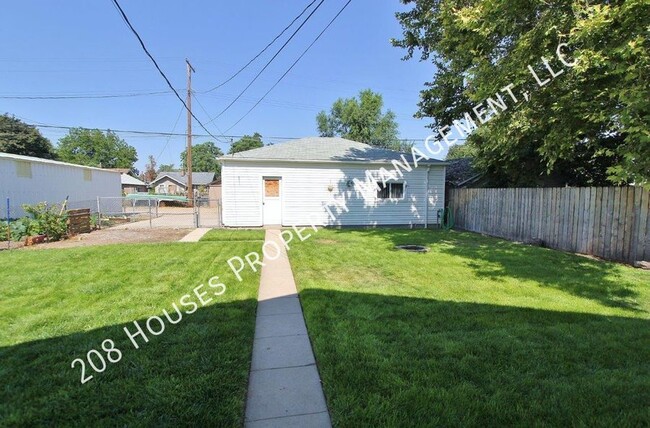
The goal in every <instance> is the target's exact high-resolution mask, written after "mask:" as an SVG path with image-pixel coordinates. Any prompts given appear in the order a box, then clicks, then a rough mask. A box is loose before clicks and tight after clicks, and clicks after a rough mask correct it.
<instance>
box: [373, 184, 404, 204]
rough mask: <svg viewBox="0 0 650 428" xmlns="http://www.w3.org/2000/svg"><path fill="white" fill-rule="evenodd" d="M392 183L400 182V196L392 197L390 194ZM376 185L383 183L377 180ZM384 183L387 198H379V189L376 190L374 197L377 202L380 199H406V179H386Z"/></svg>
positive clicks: (380, 200)
mask: <svg viewBox="0 0 650 428" xmlns="http://www.w3.org/2000/svg"><path fill="white" fill-rule="evenodd" d="M394 184H401V185H402V197H401V198H393V197H392V196H391V194H392V186H393V185H394ZM377 185H378V186H383V185H384V183H382V182H380V181H378V182H377ZM385 185H386V186H388V198H380V197H379V192H380V191H381V190H377V192H376V194H375V199H376V200H377V201H379V202H382V201H403V200H404V199H406V181H387V182H386V183H385Z"/></svg>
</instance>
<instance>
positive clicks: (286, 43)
mask: <svg viewBox="0 0 650 428" xmlns="http://www.w3.org/2000/svg"><path fill="white" fill-rule="evenodd" d="M113 1H115V0H113ZM324 1H325V0H320V3H318V4H317V5H316V8H314V10H312V11H311V13H310V14H309V15H308V16H307V18H305V19H304V20H303V21H302V23H301V24H300V26H299V27H298V28H297V29H296V30H295V31H294V32H293V34H291V37H289V39H288V40H287V41H286V42H284V44H283V45H282V47H280V49H278V51H277V52H276V53H275V55H273V57H272V58H271V59H270V60H269V61H268V62H267V63H266V65H265V66H264V68H262V69H261V70H260V71H259V73H257V75H256V76H255V77H254V78H253V80H251V82H250V83H249V84H248V85H247V86H246V87H245V88H244V90H242V91H241V92H240V93H239V95H237V97H235V99H234V100H232V102H231V103H230V104H228V106H226V108H225V109H223V110H222V111H221V112H220V113H219V114H218V115H216V116H215V117H213V118H211V119H210V120H209V121H207V122H206V123H210V122H213V121H214V120H215V119H217V118H219V117H220V116H221V115H222V114H224V113H225V112H226V111H228V110H229V109H230V107H232V106H233V104H235V103H236V102H237V100H239V98H241V96H242V95H244V93H245V92H246V91H247V90H248V88H250V87H251V86H252V85H253V83H255V81H256V80H257V79H258V77H260V76H261V75H262V73H264V71H265V70H266V69H267V68H268V67H269V65H271V63H272V62H273V61H274V60H275V58H277V57H278V55H280V53H281V52H282V51H283V50H284V48H285V47H286V46H287V45H288V44H289V42H290V41H291V40H292V39H293V38H294V37H295V36H296V34H298V32H299V31H300V30H301V29H302V27H304V26H305V24H306V23H307V22H308V21H309V20H310V19H311V17H312V16H313V15H314V13H316V11H317V10H318V9H319V8H320V7H321V6H322V5H323V2H324Z"/></svg>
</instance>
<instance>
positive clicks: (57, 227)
mask: <svg viewBox="0 0 650 428" xmlns="http://www.w3.org/2000/svg"><path fill="white" fill-rule="evenodd" d="M23 209H24V210H25V212H26V213H27V214H30V215H31V216H32V217H33V218H34V220H33V224H32V223H31V222H30V223H28V224H25V227H26V230H25V231H26V232H27V233H28V234H29V235H32V234H36V235H45V236H47V239H48V241H58V240H60V239H61V238H63V237H64V236H66V234H67V233H68V225H67V215H66V214H65V213H63V214H59V212H60V210H61V208H60V207H59V206H57V205H52V206H48V205H47V203H45V202H41V203H38V204H36V205H23ZM22 220H24V219H21V221H22ZM28 220H29V219H28Z"/></svg>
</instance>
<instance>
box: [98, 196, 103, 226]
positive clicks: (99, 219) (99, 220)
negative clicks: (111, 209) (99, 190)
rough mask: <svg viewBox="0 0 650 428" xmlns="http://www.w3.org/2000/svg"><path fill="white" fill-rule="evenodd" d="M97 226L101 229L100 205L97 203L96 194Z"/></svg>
mask: <svg viewBox="0 0 650 428" xmlns="http://www.w3.org/2000/svg"><path fill="white" fill-rule="evenodd" d="M97 228H98V229H99V230H102V207H101V205H100V203H99V196H97Z"/></svg>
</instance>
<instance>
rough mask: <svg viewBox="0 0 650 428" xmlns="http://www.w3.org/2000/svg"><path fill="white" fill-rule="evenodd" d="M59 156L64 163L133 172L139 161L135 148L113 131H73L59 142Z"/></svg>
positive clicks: (76, 129) (79, 129)
mask: <svg viewBox="0 0 650 428" xmlns="http://www.w3.org/2000/svg"><path fill="white" fill-rule="evenodd" d="M58 155H59V158H60V159H61V160H62V161H65V162H70V163H76V164H79V165H88V166H96V167H101V168H128V169H131V170H133V169H134V166H133V165H134V164H135V162H136V161H137V160H138V155H137V152H136V150H135V148H134V147H132V146H130V145H128V144H127V143H126V141H124V140H123V139H121V138H120V137H119V136H118V135H117V134H115V133H114V132H112V131H106V132H103V131H100V130H99V129H84V128H74V129H71V130H70V132H69V133H68V135H66V136H65V137H63V138H61V139H60V140H59V147H58Z"/></svg>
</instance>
